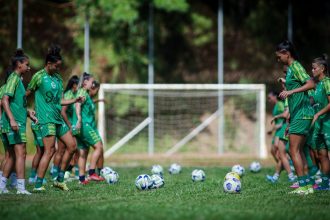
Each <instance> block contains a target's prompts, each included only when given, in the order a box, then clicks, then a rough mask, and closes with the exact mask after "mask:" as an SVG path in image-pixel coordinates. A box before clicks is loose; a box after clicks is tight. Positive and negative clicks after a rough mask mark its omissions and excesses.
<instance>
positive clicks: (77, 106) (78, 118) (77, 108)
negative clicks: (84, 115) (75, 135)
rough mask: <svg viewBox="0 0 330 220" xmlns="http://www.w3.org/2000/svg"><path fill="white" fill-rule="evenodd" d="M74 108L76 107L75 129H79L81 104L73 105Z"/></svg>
mask: <svg viewBox="0 0 330 220" xmlns="http://www.w3.org/2000/svg"><path fill="white" fill-rule="evenodd" d="M75 106H76V115H77V122H76V128H77V129H80V128H81V103H80V102H77V103H76V104H75Z"/></svg>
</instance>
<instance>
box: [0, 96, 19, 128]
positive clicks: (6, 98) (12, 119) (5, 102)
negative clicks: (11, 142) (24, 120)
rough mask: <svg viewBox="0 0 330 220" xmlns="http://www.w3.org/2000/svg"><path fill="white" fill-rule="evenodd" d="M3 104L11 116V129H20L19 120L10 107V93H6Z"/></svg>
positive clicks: (7, 113) (9, 116)
mask: <svg viewBox="0 0 330 220" xmlns="http://www.w3.org/2000/svg"><path fill="white" fill-rule="evenodd" d="M2 105H3V109H4V110H5V112H6V115H7V116H8V118H9V123H10V127H11V129H13V131H18V124H17V122H16V120H15V118H14V115H13V113H12V112H11V110H10V107H9V96H8V95H4V96H3V97H2Z"/></svg>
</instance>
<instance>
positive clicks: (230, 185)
mask: <svg viewBox="0 0 330 220" xmlns="http://www.w3.org/2000/svg"><path fill="white" fill-rule="evenodd" d="M223 190H224V191H225V192H226V193H240V192H241V181H240V180H238V179H236V178H231V179H227V180H225V182H224V183H223Z"/></svg>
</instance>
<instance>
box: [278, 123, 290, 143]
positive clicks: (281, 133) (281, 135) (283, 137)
mask: <svg viewBox="0 0 330 220" xmlns="http://www.w3.org/2000/svg"><path fill="white" fill-rule="evenodd" d="M287 127H288V125H287V123H284V124H283V125H282V127H281V128H280V129H279V131H278V136H279V138H280V140H282V141H288V140H289V138H288V136H286V135H285V130H286V128H287Z"/></svg>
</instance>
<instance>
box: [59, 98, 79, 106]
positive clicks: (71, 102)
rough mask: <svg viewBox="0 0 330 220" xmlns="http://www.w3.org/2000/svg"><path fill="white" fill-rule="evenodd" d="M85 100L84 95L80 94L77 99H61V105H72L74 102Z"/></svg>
mask: <svg viewBox="0 0 330 220" xmlns="http://www.w3.org/2000/svg"><path fill="white" fill-rule="evenodd" d="M84 101H85V97H84V96H79V97H77V98H75V99H62V100H61V105H62V106H65V105H71V104H73V103H77V102H84Z"/></svg>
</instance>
